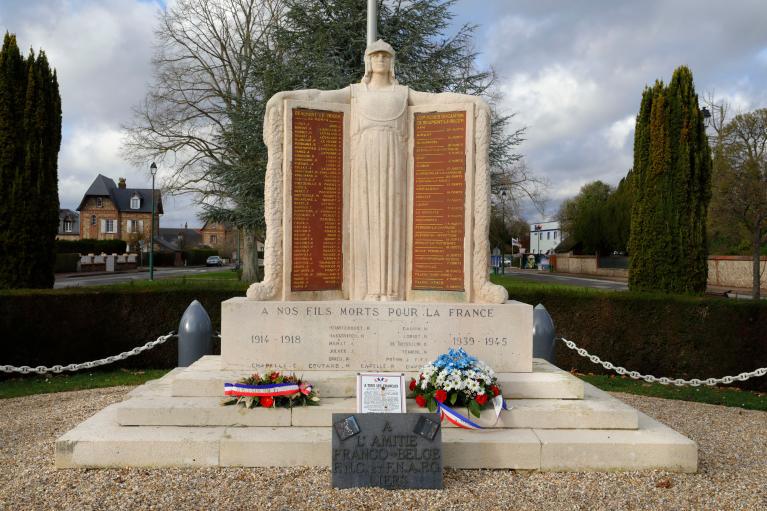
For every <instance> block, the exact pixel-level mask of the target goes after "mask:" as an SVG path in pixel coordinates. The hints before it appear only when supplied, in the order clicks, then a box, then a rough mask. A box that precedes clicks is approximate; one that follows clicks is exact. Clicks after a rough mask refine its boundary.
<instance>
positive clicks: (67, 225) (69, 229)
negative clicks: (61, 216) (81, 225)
mask: <svg viewBox="0 0 767 511" xmlns="http://www.w3.org/2000/svg"><path fill="white" fill-rule="evenodd" d="M64 232H72V220H71V219H69V218H67V219H65V220H64Z"/></svg>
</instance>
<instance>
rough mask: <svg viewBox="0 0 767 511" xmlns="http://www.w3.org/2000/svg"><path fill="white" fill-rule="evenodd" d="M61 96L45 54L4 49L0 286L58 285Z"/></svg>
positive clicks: (10, 39) (8, 39)
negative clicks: (57, 232) (56, 283)
mask: <svg viewBox="0 0 767 511" xmlns="http://www.w3.org/2000/svg"><path fill="white" fill-rule="evenodd" d="M60 146H61V98H60V96H59V89H58V81H57V78H56V73H55V72H52V71H51V69H50V66H49V65H48V60H47V58H46V56H45V53H44V52H42V51H41V52H40V53H39V54H38V55H37V56H35V54H34V52H30V54H29V57H28V58H26V59H24V58H23V57H22V56H21V53H20V52H19V48H18V46H17V44H16V37H15V36H13V35H11V34H7V33H6V34H5V38H4V41H3V48H2V50H1V51H0V197H2V201H0V288H21V287H28V288H45V287H53V280H54V275H53V268H54V263H55V257H56V255H55V250H54V242H55V237H56V231H57V226H58V221H59V215H58V213H59V200H58V173H57V172H58V153H59V148H60Z"/></svg>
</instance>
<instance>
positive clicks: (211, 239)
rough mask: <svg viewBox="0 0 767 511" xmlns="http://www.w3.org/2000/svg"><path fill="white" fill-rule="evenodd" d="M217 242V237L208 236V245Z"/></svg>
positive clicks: (213, 235)
mask: <svg viewBox="0 0 767 511" xmlns="http://www.w3.org/2000/svg"><path fill="white" fill-rule="evenodd" d="M217 241H218V237H217V236H216V235H215V234H211V235H210V243H211V244H213V243H216V242H217Z"/></svg>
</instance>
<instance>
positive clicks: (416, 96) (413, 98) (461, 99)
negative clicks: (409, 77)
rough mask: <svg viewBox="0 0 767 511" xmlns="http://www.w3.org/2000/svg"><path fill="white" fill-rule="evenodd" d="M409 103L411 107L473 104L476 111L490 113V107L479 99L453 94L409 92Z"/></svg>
mask: <svg viewBox="0 0 767 511" xmlns="http://www.w3.org/2000/svg"><path fill="white" fill-rule="evenodd" d="M409 102H410V105H411V106H419V105H437V104H440V103H443V104H444V103H473V104H474V106H476V107H477V109H478V110H485V111H487V112H490V106H488V104H487V102H486V101H485V100H484V99H482V98H481V97H479V96H471V95H469V94H458V93H455V92H419V91H414V90H411V91H410V95H409Z"/></svg>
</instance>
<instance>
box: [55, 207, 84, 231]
mask: <svg viewBox="0 0 767 511" xmlns="http://www.w3.org/2000/svg"><path fill="white" fill-rule="evenodd" d="M66 219H69V220H71V221H72V231H71V232H64V220H66ZM58 233H59V234H79V233H80V214H79V213H78V212H77V211H72V210H71V209H59V230H58Z"/></svg>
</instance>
